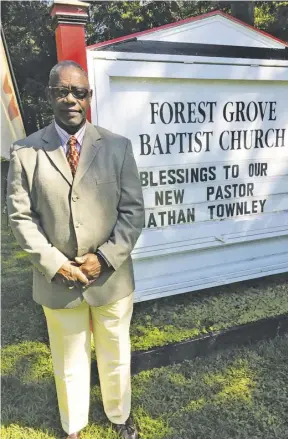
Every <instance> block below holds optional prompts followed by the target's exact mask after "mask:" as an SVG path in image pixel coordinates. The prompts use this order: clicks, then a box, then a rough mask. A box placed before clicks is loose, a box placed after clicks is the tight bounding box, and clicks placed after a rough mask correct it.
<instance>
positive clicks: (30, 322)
mask: <svg viewBox="0 0 288 439" xmlns="http://www.w3.org/2000/svg"><path fill="white" fill-rule="evenodd" d="M1 271H2V345H3V346H7V345H9V344H11V343H15V342H19V343H21V342H23V341H33V340H35V341H36V340H38V341H45V342H47V341H48V334H47V330H46V324H45V318H44V314H43V311H42V308H41V307H40V306H39V305H37V304H36V303H35V302H34V301H33V299H32V268H31V263H30V261H29V257H28V256H27V255H26V253H25V252H23V251H22V250H21V248H20V247H19V246H18V244H17V243H16V241H15V239H14V237H13V234H12V232H11V230H10V228H9V227H8V226H5V223H4V224H2V267H1Z"/></svg>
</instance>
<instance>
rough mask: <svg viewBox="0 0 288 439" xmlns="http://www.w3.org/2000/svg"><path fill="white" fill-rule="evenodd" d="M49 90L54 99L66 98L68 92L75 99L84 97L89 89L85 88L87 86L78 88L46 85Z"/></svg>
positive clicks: (88, 92)
mask: <svg viewBox="0 0 288 439" xmlns="http://www.w3.org/2000/svg"><path fill="white" fill-rule="evenodd" d="M48 88H49V90H52V93H53V95H54V97H55V98H56V99H63V98H66V97H67V96H68V95H69V93H72V95H73V96H74V98H75V99H85V98H87V96H88V94H90V92H91V90H87V88H78V87H71V88H68V87H51V86H49V87H48Z"/></svg>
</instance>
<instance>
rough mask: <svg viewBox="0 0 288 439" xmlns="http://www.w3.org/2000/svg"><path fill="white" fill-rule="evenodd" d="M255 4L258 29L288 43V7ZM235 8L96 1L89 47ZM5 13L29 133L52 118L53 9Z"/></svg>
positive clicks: (34, 5) (11, 5)
mask: <svg viewBox="0 0 288 439" xmlns="http://www.w3.org/2000/svg"><path fill="white" fill-rule="evenodd" d="M237 3H238V2H237ZM239 3H240V2H239ZM244 3H251V2H244ZM253 3H254V16H255V26H256V27H258V28H259V29H262V30H265V31H266V32H268V33H271V34H272V35H275V36H276V37H278V38H281V39H283V40H285V41H288V2H283V1H271V2H265V1H264V2H263V1H262V2H260V1H256V2H253ZM233 4H234V10H235V2H225V1H219V2H217V1H150V2H146V3H145V2H140V1H97V2H95V1H91V2H90V6H89V19H88V23H87V27H86V35H87V44H88V45H89V44H93V43H97V42H100V41H105V40H109V39H112V38H116V37H119V36H123V35H129V34H131V33H134V32H139V31H143V30H145V29H150V28H153V27H156V26H161V25H164V24H167V23H172V22H175V21H178V20H181V19H185V18H187V17H192V16H196V15H199V14H204V13H206V12H210V11H213V10H216V9H220V10H222V11H224V12H227V13H231V5H232V8H233ZM244 6H245V5H244ZM1 9H2V25H3V29H4V33H5V36H6V40H7V44H8V47H9V50H10V56H11V60H12V65H13V67H14V72H15V76H16V80H17V83H18V87H19V92H20V95H21V99H22V103H23V107H24V113H25V128H26V131H27V133H30V132H31V131H35V130H36V129H38V128H41V127H42V126H43V125H45V124H47V122H49V120H50V119H51V117H52V114H51V110H50V108H49V106H48V104H47V102H46V98H45V93H44V90H45V86H46V84H47V81H48V74H49V71H50V69H51V67H52V66H53V65H54V64H55V63H56V62H57V58H56V47H55V38H54V31H53V30H52V27H51V18H50V16H49V5H48V2H47V1H46V0H42V1H4V2H3V1H2V2H1ZM246 9H247V8H246Z"/></svg>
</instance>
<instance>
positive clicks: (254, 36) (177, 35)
mask: <svg viewBox="0 0 288 439" xmlns="http://www.w3.org/2000/svg"><path fill="white" fill-rule="evenodd" d="M132 38H137V40H153V41H163V42H174V43H175V42H180V43H202V44H219V45H230V46H231V45H232V46H246V47H266V48H278V49H281V48H282V49H284V48H285V47H288V43H286V42H285V41H282V40H280V39H279V38H276V37H274V36H272V35H270V34H268V33H266V32H264V31H261V30H259V29H257V28H255V27H253V26H250V25H249V24H247V23H245V22H243V21H241V20H238V19H237V18H235V17H233V16H231V15H229V14H226V13H224V12H222V11H213V12H209V13H207V14H203V15H198V16H196V17H190V18H186V19H185V20H180V21H177V22H175V23H169V24H166V25H164V26H159V27H155V28H152V29H147V30H145V31H142V32H136V33H134V34H130V35H126V36H123V37H119V38H115V39H112V40H108V41H103V42H100V43H97V44H93V45H91V46H88V47H87V49H88V50H98V49H101V48H103V47H106V46H109V45H112V44H116V43H120V42H125V41H127V40H130V39H132Z"/></svg>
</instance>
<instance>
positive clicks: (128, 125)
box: [87, 15, 288, 300]
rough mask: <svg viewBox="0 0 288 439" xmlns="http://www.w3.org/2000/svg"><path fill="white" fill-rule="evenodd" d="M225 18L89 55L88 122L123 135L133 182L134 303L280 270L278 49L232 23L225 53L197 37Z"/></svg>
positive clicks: (286, 255) (286, 262)
mask: <svg viewBox="0 0 288 439" xmlns="http://www.w3.org/2000/svg"><path fill="white" fill-rule="evenodd" d="M225 20H226V21H225ZM228 21H229V20H228V19H226V18H225V19H224V18H223V17H219V16H217V15H215V16H214V17H213V16H212V17H210V18H209V19H208V21H207V20H206V23H204V24H203V22H202V27H203V29H202V30H201V32H202V37H201V35H200V34H199V32H200V30H199V23H198V25H197V26H196V25H195V23H192V24H190V25H189V26H188V25H187V24H184V25H183V26H181V25H180V26H178V27H177V28H174V29H171V28H170V29H168V30H167V29H164V30H162V31H161V30H160V31H157V32H155V34H153V32H152V33H149V35H148V36H147V35H143V36H142V37H141V36H140V37H139V36H138V38H137V40H135V39H134V40H132V41H130V40H128V41H127V42H126V43H125V41H124V42H118V43H117V45H115V44H114V45H113V44H112V45H110V46H109V45H108V46H105V47H93V46H91V47H90V48H88V51H87V57H88V58H87V59H88V67H89V77H90V82H91V84H92V87H93V89H94V100H93V102H92V121H93V122H94V123H95V124H98V125H100V126H103V127H105V128H107V129H110V130H112V131H114V132H115V133H119V134H122V135H125V136H126V137H128V138H130V139H131V141H132V145H133V149H134V155H135V159H136V162H137V165H138V169H139V175H140V179H141V183H142V188H143V194H144V201H145V228H144V230H143V233H142V235H141V237H140V239H139V241H138V243H137V246H136V248H135V250H134V253H133V258H134V269H135V278H136V299H137V300H146V299H150V298H155V297H160V296H165V295H170V294H177V293H181V292H186V291H192V290H199V289H201V288H206V287H210V286H215V285H221V284H226V283H230V282H235V281H238V280H244V279H250V278H255V277H259V276H263V275H269V274H273V273H280V272H284V271H287V269H288V238H287V231H288V216H287V212H288V119H287V113H288V107H287V98H286V96H287V84H288V62H287V59H286V58H285V56H284V55H283V53H286V52H287V50H285V49H284V47H283V44H284V43H282V46H281V43H279V42H275V41H274V40H273V39H272V38H270V37H268V36H262V35H261V38H260V37H259V35H258V33H257V31H254V30H253V29H252V30H251V29H249V31H248V30H247V29H246V28H245V26H242V27H241V26H240V25H239V23H237V24H235V25H234V28H231V26H232V24H231V22H229V23H228V24H227V26H226V27H227V35H226V41H229V44H231V45H233V44H234V46H235V48H234V50H233V49H231V46H226V47H225V44H224V43H223V42H222V41H220V43H221V44H219V45H218V46H217V47H216V46H215V44H217V42H215V38H214V40H213V38H211V40H212V41H210V42H209V41H207V40H204V41H203V39H204V37H203V35H205V38H207V32H205V30H206V31H207V26H210V29H211V35H212V34H213V29H217V26H218V27H219V26H220V25H221V26H222V34H223V29H224V27H225V25H226V22H228ZM204 22H205V20H204ZM205 26H206V29H205ZM181 28H182V31H180V30H181ZM235 28H237V29H236V30H237V32H236V30H235ZM242 28H245V29H244V30H243V41H244V43H242V44H241V39H240V40H239V29H240V31H241V30H242ZM197 32H198V33H197ZM229 32H230V33H229ZM233 32H234V34H233ZM193 33H194V34H193ZM222 34H221V35H222ZM193 35H194V37H195V38H194V37H193ZM233 35H235V38H236V36H237V41H235V43H234V42H233ZM191 38H192V41H196V43H199V44H198V46H197V45H196V44H192V45H191V44H189V43H187V39H189V41H191ZM197 38H198V39H199V41H197ZM221 38H223V35H222V37H221ZM249 38H250V44H249ZM224 39H225V37H224ZM202 41H203V44H202ZM209 44H210V46H209ZM244 45H245V47H244ZM96 46H97V45H96ZM196 46H197V47H196ZM241 46H242V47H241ZM243 49H246V51H245V54H244V55H243ZM231 50H232V55H231ZM220 52H221V53H220ZM202 53H204V55H202ZM215 54H216V56H215ZM237 55H239V56H237ZM243 56H245V58H244V57H243ZM286 57H287V55H286Z"/></svg>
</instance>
